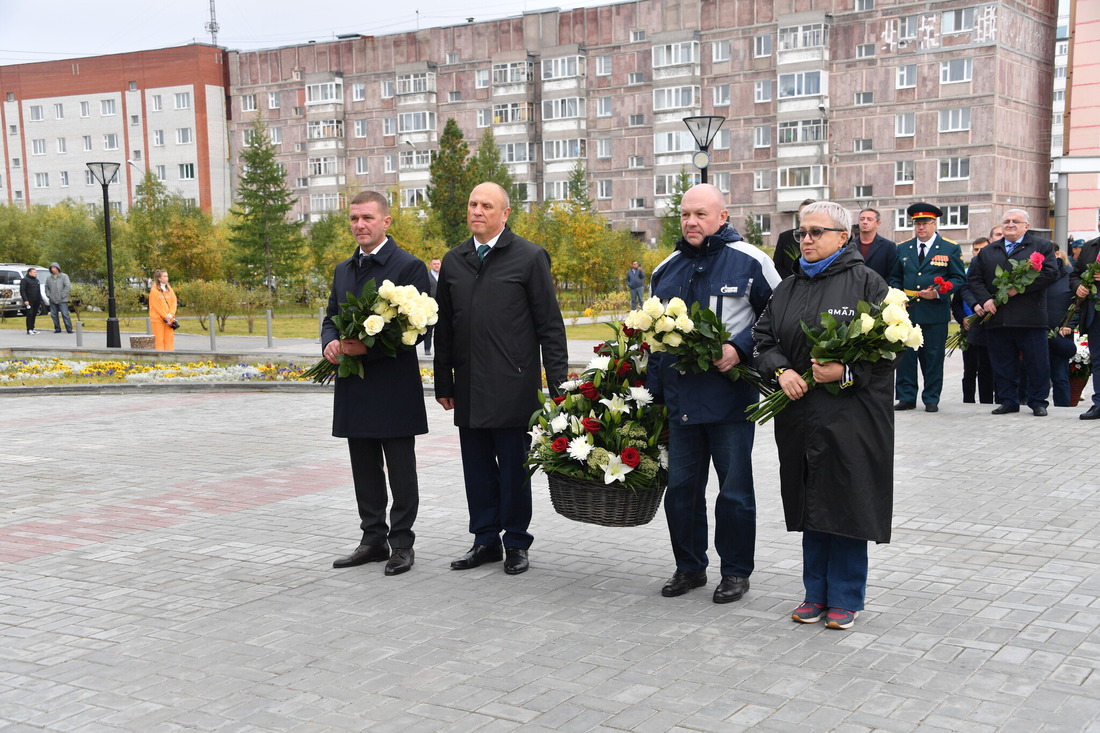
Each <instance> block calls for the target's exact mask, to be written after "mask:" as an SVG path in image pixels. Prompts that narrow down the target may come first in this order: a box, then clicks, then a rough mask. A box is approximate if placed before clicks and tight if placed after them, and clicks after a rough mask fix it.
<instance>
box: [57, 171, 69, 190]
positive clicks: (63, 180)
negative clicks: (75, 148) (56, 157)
mask: <svg viewBox="0 0 1100 733" xmlns="http://www.w3.org/2000/svg"><path fill="white" fill-rule="evenodd" d="M57 177H58V178H59V179H60V181H59V183H60V184H61V187H62V188H68V187H69V172H68V171H61V172H60V173H58V174H57Z"/></svg>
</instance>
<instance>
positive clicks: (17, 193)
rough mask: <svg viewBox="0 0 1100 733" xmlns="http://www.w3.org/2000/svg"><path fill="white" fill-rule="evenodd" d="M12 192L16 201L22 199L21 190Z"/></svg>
mask: <svg viewBox="0 0 1100 733" xmlns="http://www.w3.org/2000/svg"><path fill="white" fill-rule="evenodd" d="M13 193H14V194H15V200H16V201H17V202H21V201H22V200H23V192H22V191H13Z"/></svg>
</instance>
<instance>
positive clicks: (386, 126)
mask: <svg viewBox="0 0 1100 733" xmlns="http://www.w3.org/2000/svg"><path fill="white" fill-rule="evenodd" d="M396 134H397V118H396V117H383V118H382V135H383V136H385V137H388V136H390V135H396Z"/></svg>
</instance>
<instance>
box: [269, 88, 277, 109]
mask: <svg viewBox="0 0 1100 733" xmlns="http://www.w3.org/2000/svg"><path fill="white" fill-rule="evenodd" d="M267 108H268V109H279V93H278V92H268V93H267Z"/></svg>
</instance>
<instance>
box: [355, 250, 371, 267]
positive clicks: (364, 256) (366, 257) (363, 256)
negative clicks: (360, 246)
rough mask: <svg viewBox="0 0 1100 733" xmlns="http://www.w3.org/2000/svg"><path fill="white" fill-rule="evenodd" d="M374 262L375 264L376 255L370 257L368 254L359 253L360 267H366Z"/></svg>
mask: <svg viewBox="0 0 1100 733" xmlns="http://www.w3.org/2000/svg"><path fill="white" fill-rule="evenodd" d="M373 262H374V255H372V254H371V255H369V254H367V253H366V252H360V253H359V266H360V267H364V266H366V265H367V264H369V263H373Z"/></svg>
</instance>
